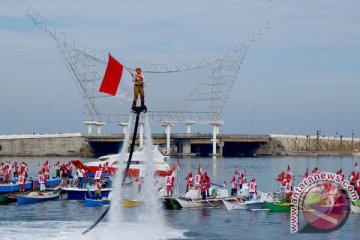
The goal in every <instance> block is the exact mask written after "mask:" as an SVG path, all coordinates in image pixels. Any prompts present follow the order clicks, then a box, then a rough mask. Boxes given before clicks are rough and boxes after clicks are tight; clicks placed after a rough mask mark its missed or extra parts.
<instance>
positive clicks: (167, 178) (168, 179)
mask: <svg viewBox="0 0 360 240" xmlns="http://www.w3.org/2000/svg"><path fill="white" fill-rule="evenodd" d="M165 182H166V186H171V185H172V181H171V176H166V178H165Z"/></svg>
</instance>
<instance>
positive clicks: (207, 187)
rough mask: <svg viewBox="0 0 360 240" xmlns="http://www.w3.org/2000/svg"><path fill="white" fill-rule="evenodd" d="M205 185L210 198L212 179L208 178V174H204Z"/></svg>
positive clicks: (207, 195)
mask: <svg viewBox="0 0 360 240" xmlns="http://www.w3.org/2000/svg"><path fill="white" fill-rule="evenodd" d="M204 184H205V187H206V197H209V196H210V185H211V180H210V177H209V176H208V174H207V172H206V171H205V172H204Z"/></svg>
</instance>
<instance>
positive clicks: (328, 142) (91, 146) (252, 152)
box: [0, 133, 360, 157]
mask: <svg viewBox="0 0 360 240" xmlns="http://www.w3.org/2000/svg"><path fill="white" fill-rule="evenodd" d="M123 139H124V135H123V134H80V133H69V134H47V135H37V134H32V135H3V136H0V156H19V157H21V156H64V157H66V156H78V157H80V156H82V157H85V156H95V157H97V156H100V155H106V154H110V153H117V152H118V150H119V149H120V147H121V145H122V142H123ZM153 139H154V144H157V145H160V146H162V147H165V146H166V143H167V142H166V141H167V138H166V134H153ZM137 144H140V142H139V140H138V141H137ZM170 146H171V149H170V154H171V155H183V156H195V155H197V156H210V155H211V154H212V146H213V145H212V135H211V134H184V133H173V134H171V137H170ZM216 152H217V154H218V155H221V156H224V157H239V156H240V157H241V156H243V157H253V156H281V155H309V154H311V155H316V154H318V155H332V154H334V155H335V154H343V155H348V154H353V153H355V154H359V153H360V139H359V138H354V139H352V138H340V137H335V138H334V137H320V136H291V135H254V136H252V135H243V134H218V136H217V140H216Z"/></svg>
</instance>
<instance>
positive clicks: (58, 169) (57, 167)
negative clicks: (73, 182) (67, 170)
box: [55, 161, 61, 178]
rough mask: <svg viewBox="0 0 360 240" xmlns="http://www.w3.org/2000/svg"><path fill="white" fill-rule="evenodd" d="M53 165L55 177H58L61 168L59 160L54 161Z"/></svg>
mask: <svg viewBox="0 0 360 240" xmlns="http://www.w3.org/2000/svg"><path fill="white" fill-rule="evenodd" d="M55 167H56V177H58V178H59V177H60V169H61V163H60V161H57V163H55Z"/></svg>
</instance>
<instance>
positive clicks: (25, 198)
mask: <svg viewBox="0 0 360 240" xmlns="http://www.w3.org/2000/svg"><path fill="white" fill-rule="evenodd" d="M59 196H60V193H58V192H57V193H54V192H38V191H36V192H30V193H29V194H27V195H18V196H17V201H18V204H31V203H39V202H45V201H49V200H57V199H59Z"/></svg>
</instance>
